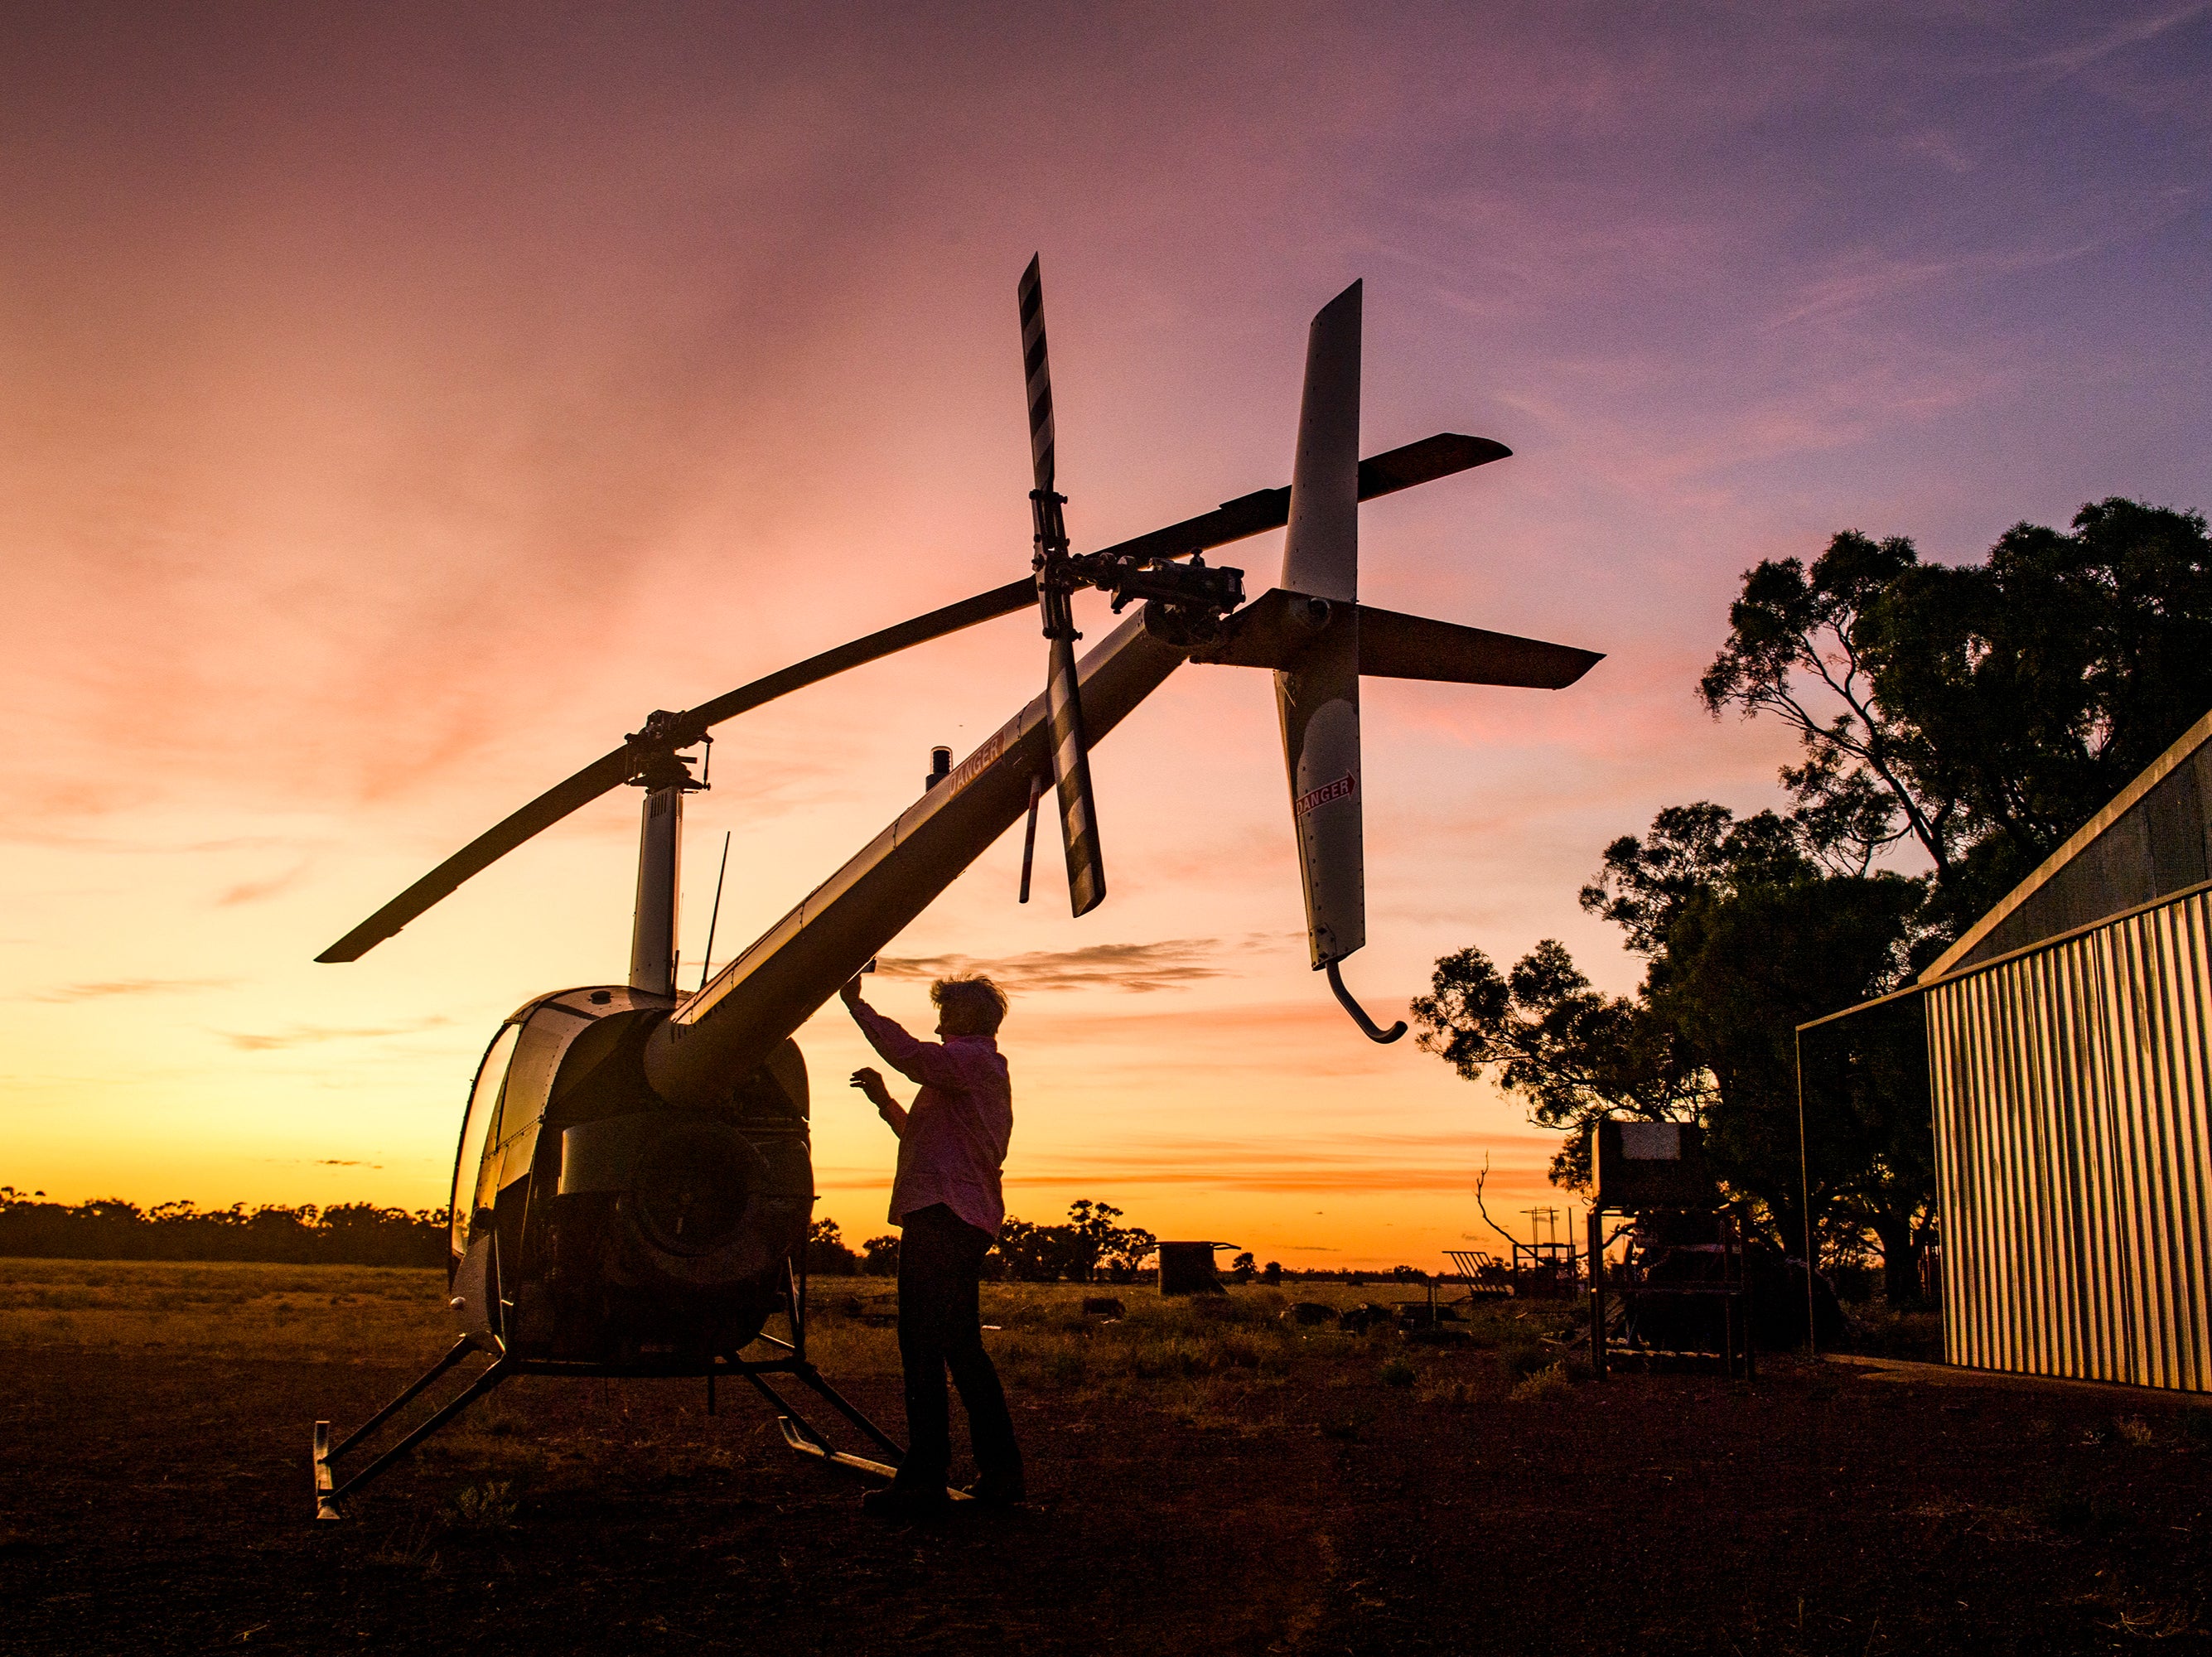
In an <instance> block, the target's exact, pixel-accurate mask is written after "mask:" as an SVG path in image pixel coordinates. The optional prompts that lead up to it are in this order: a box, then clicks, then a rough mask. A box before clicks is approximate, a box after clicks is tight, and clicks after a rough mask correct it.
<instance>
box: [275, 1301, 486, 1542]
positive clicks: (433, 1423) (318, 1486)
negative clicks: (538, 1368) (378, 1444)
mask: <svg viewBox="0 0 2212 1657" xmlns="http://www.w3.org/2000/svg"><path fill="white" fill-rule="evenodd" d="M474 1344H475V1342H474V1341H472V1340H471V1339H469V1338H466V1337H464V1338H462V1339H460V1340H459V1341H457V1342H456V1343H455V1344H454V1345H453V1350H450V1351H448V1352H447V1354H446V1356H445V1357H441V1358H440V1359H439V1360H438V1361H437V1363H435V1364H433V1365H432V1366H431V1367H430V1369H428V1371H427V1372H426V1373H425V1374H423V1375H422V1376H420V1377H419V1378H418V1379H416V1381H413V1382H412V1383H410V1385H409V1387H407V1389H406V1390H405V1391H404V1392H403V1393H400V1394H399V1396H398V1398H395V1399H392V1402H391V1403H389V1404H387V1405H385V1406H384V1407H383V1408H382V1409H381V1410H379V1411H377V1412H376V1413H375V1414H374V1415H373V1416H371V1417H369V1418H368V1420H367V1421H365V1422H363V1423H362V1424H361V1425H360V1426H359V1427H356V1429H354V1430H353V1431H352V1432H350V1433H349V1434H348V1435H346V1436H345V1438H344V1439H343V1440H342V1441H341V1442H339V1444H338V1447H337V1448H336V1449H335V1450H334V1449H332V1448H331V1447H330V1446H331V1423H329V1422H327V1421H319V1422H317V1423H315V1517H316V1518H318V1519H343V1518H344V1517H345V1512H344V1509H343V1508H341V1507H340V1506H339V1505H338V1504H339V1503H340V1502H343V1501H344V1500H345V1498H346V1497H347V1496H350V1495H352V1494H353V1493H354V1492H355V1491H356V1490H359V1489H360V1488H361V1487H362V1485H364V1484H368V1481H369V1480H370V1479H372V1478H375V1477H376V1476H377V1475H378V1474H379V1473H380V1472H383V1471H384V1470H385V1469H386V1467H389V1466H391V1465H392V1463H393V1462H395V1461H397V1460H399V1458H400V1457H402V1456H404V1455H405V1454H407V1453H408V1452H409V1451H410V1450H411V1449H413V1448H415V1447H416V1445H417V1444H420V1443H421V1442H422V1441H423V1440H424V1439H426V1438H428V1437H429V1436H430V1435H431V1434H433V1433H435V1432H436V1431H437V1430H438V1429H439V1428H441V1427H442V1426H444V1425H445V1424H446V1423H447V1422H449V1421H451V1420H452V1419H453V1417H455V1416H457V1415H459V1414H460V1412H461V1411H464V1410H465V1409H467V1408H468V1407H469V1405H471V1404H473V1403H475V1402H476V1401H477V1399H480V1398H482V1397H483V1395H484V1394H485V1393H489V1391H491V1389H492V1388H493V1387H496V1386H498V1385H499V1384H500V1382H501V1381H505V1380H507V1378H508V1377H509V1376H510V1375H513V1373H514V1366H513V1363H512V1362H511V1361H510V1360H509V1359H508V1357H507V1355H506V1354H505V1353H504V1352H502V1353H501V1354H500V1355H499V1356H497V1357H495V1358H494V1359H493V1360H492V1362H491V1364H490V1366H489V1368H487V1369H485V1370H484V1371H483V1374H481V1375H478V1376H477V1378H476V1379H475V1380H474V1381H471V1382H470V1383H469V1384H468V1386H467V1387H466V1388H465V1390H464V1391H463V1392H462V1393H460V1395H459V1397H457V1398H454V1399H452V1400H451V1401H450V1402H448V1403H447V1404H444V1405H441V1406H439V1408H438V1409H436V1410H435V1411H432V1412H431V1414H430V1417H429V1418H428V1420H426V1421H424V1422H423V1423H422V1424H421V1425H419V1426H417V1427H416V1429H414V1430H413V1431H412V1432H410V1433H409V1434H408V1435H407V1436H406V1437H404V1438H403V1439H401V1440H400V1441H399V1442H398V1443H397V1444H395V1445H393V1446H392V1448H390V1449H388V1450H386V1452H385V1453H384V1454H382V1455H380V1456H379V1457H377V1458H376V1460H374V1461H372V1462H370V1463H369V1464H368V1466H366V1467H363V1468H362V1470H361V1471H360V1472H357V1473H356V1474H355V1475H354V1476H353V1477H352V1478H349V1479H348V1480H346V1482H345V1483H344V1484H339V1485H337V1488H335V1489H333V1488H332V1484H333V1478H332V1474H331V1462H332V1461H333V1460H336V1459H337V1458H338V1457H339V1456H342V1455H343V1454H345V1453H346V1452H347V1451H348V1450H349V1449H351V1448H353V1447H354V1446H355V1445H356V1444H358V1443H359V1442H361V1441H362V1439H364V1438H366V1437H368V1435H369V1434H370V1433H371V1432H373V1431H374V1430H375V1429H377V1428H378V1427H380V1426H381V1425H382V1424H383V1423H385V1422H386V1421H387V1420H389V1419H390V1418H391V1417H392V1413H393V1412H394V1411H397V1410H398V1409H399V1408H400V1407H401V1406H402V1405H405V1404H407V1403H408V1402H410V1400H411V1399H414V1398H415V1397H416V1394H418V1393H421V1392H422V1389H423V1388H424V1387H428V1385H429V1384H430V1383H431V1382H432V1381H435V1380H437V1378H438V1377H439V1376H440V1375H444V1374H445V1373H446V1371H447V1370H448V1369H452V1368H453V1366H454V1365H455V1364H456V1363H459V1362H460V1361H461V1359H462V1358H463V1357H466V1356H467V1354H468V1352H469V1350H470V1348H471V1347H472V1346H473V1345H474Z"/></svg>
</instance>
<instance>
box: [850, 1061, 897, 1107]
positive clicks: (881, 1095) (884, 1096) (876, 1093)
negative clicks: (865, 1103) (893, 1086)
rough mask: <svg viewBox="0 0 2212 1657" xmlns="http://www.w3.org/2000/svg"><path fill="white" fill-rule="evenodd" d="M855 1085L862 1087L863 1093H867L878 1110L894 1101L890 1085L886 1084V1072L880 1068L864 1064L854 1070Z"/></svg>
mask: <svg viewBox="0 0 2212 1657" xmlns="http://www.w3.org/2000/svg"><path fill="white" fill-rule="evenodd" d="M853 1085H854V1087H856V1088H858V1089H860V1091H861V1092H862V1093H865V1094H866V1095H867V1096H868V1098H869V1100H870V1102H872V1103H873V1104H874V1106H875V1108H877V1109H878V1110H884V1109H886V1108H889V1107H890V1104H891V1102H892V1100H891V1090H890V1088H889V1087H887V1086H885V1085H884V1073H883V1072H882V1071H879V1070H872V1069H869V1068H867V1067H866V1066H863V1067H862V1068H861V1069H859V1070H856V1071H854V1072H853Z"/></svg>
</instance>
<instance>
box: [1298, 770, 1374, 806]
mask: <svg viewBox="0 0 2212 1657" xmlns="http://www.w3.org/2000/svg"><path fill="white" fill-rule="evenodd" d="M1357 786H1358V783H1356V782H1355V781H1354V780H1352V776H1351V774H1349V773H1346V774H1345V775H1343V776H1341V777H1339V778H1338V779H1337V780H1335V781H1334V782H1325V783H1323V784H1322V786H1320V787H1318V788H1315V789H1311V790H1309V791H1308V792H1305V793H1303V794H1301V795H1299V796H1298V798H1297V804H1296V805H1295V806H1294V807H1293V808H1292V809H1293V810H1295V811H1296V813H1297V815H1298V816H1305V814H1306V813H1307V812H1309V811H1310V810H1313V809H1314V807H1315V806H1316V805H1326V804H1328V803H1329V802H1330V801H1331V800H1333V799H1350V798H1352V790H1353V789H1354V788H1356V787H1357Z"/></svg>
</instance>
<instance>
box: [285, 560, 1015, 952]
mask: <svg viewBox="0 0 2212 1657" xmlns="http://www.w3.org/2000/svg"><path fill="white" fill-rule="evenodd" d="M1035 603H1036V582H1035V581H1034V580H1031V579H1030V578H1029V577H1027V576H1024V577H1023V578H1022V579H1021V580H1018V581H1009V582H1007V583H1006V586H1002V587H994V588H993V589H992V590H991V591H990V592H983V593H978V594H977V595H976V596H975V598H966V599H963V600H962V601H961V602H960V603H958V604H947V605H945V607H944V608H943V609H941V610H931V611H930V612H929V613H928V614H927V615H926V616H915V618H914V619H913V620H912V621H908V622H900V623H898V625H896V627H887V628H884V629H883V630H882V631H880V632H877V633H871V634H868V635H867V636H866V638H862V639H855V640H853V641H852V642H851V643H850V644H843V645H840V646H837V647H836V649H835V650H825V651H823V652H822V653H821V654H820V655H818V656H810V657H808V658H807V659H806V660H805V661H803V662H799V663H798V664H796V665H793V666H791V667H787V668H784V669H782V670H781V671H778V672H775V673H771V674H769V676H768V677H766V678H764V679H756V680H754V681H753V682H752V683H750V684H748V685H741V686H739V687H738V689H735V690H732V691H729V692H727V693H726V694H725V695H720V696H717V697H715V698H714V700H713V701H708V702H702V703H700V704H699V706H698V707H695V708H691V709H690V710H688V711H687V712H685V713H679V714H678V715H677V717H676V721H675V724H674V726H673V728H672V729H673V734H672V737H671V740H670V744H669V745H670V747H671V748H688V747H690V745H691V744H694V743H696V742H697V741H698V740H699V738H700V737H702V736H703V735H705V734H706V732H707V730H708V727H710V726H712V725H720V723H721V722H722V721H723V720H725V719H732V718H734V717H735V716H736V715H738V714H739V713H744V712H746V711H747V710H749V709H751V708H755V707H760V706H761V705H762V704H763V702H771V701H775V699H776V698H777V697H779V696H787V695H790V694H791V693H792V692H793V691H794V690H799V689H805V687H806V686H808V685H811V684H815V683H819V682H820V681H822V680H823V679H827V678H829V677H833V676H835V675H836V674H839V673H842V672H844V671H846V670H847V669H848V668H854V667H859V666H860V665H862V664H864V663H866V662H872V661H875V660H876V659H878V658H880V657H884V656H890V655H894V654H896V652H899V651H902V650H906V649H909V648H911V647H912V646H915V645H918V644H924V643H927V641H928V640H932V639H937V638H942V637H943V636H944V635H945V634H948V633H957V632H959V631H960V630H961V629H962V628H970V627H974V626H975V625H976V623H978V622H987V621H989V620H991V619H992V618H993V617H994V616H1007V615H1011V614H1012V613H1013V612H1014V611H1015V610H1026V609H1027V608H1028V607H1029V606H1030V605H1031V604H1035ZM643 758H644V756H643V754H642V752H641V750H639V749H638V748H637V747H636V746H635V745H634V744H623V746H622V747H620V748H617V749H616V750H614V752H613V753H611V754H606V755H602V756H600V757H599V758H598V759H596V760H594V761H592V762H591V763H590V764H589V765H587V766H586V767H585V768H583V769H582V770H580V771H579V772H578V773H576V774H575V775H574V776H573V777H570V778H569V779H568V780H567V781H566V782H563V783H561V784H560V785H558V786H556V787H553V788H550V789H548V790H546V792H544V793H543V794H540V795H539V796H538V798H536V799H534V800H532V801H531V802H530V804H527V805H526V806H524V807H523V808H522V809H521V810H520V811H517V812H515V813H514V814H513V816H509V817H507V819H505V820H504V821H503V822H501V823H500V824H499V825H498V826H497V827H495V828H494V829H491V830H490V831H489V832H488V833H486V834H483V835H478V836H477V838H476V839H475V840H472V841H470V842H469V843H468V844H467V845H466V846H464V847H462V848H461V849H460V850H459V851H458V852H456V853H453V856H451V857H449V858H447V859H446V860H445V861H444V862H443V863H441V864H440V865H438V866H437V867H436V868H435V869H433V870H432V871H430V872H429V873H428V874H427V875H425V876H423V877H422V879H420V880H418V881H416V883H414V884H413V885H412V886H410V887H409V888H408V889H406V890H405V891H404V892H402V893H400V895H398V897H395V898H393V899H392V901H391V902H389V903H387V904H386V905H385V906H384V907H382V908H380V909H379V910H378V911H377V912H376V913H374V914H373V915H371V916H369V918H368V920H364V921H362V923H361V925H360V926H356V927H355V928H354V929H353V930H352V931H351V932H348V933H347V934H346V935H345V936H344V937H343V938H340V939H339V940H338V941H337V943H335V944H331V947H330V948H329V949H327V950H324V951H323V952H322V953H321V954H320V955H319V956H316V957H315V959H316V960H318V961H325V962H335V961H357V960H359V959H360V958H361V957H362V956H364V955H366V954H367V953H368V951H369V950H372V949H374V948H375V947H376V945H378V944H381V943H382V942H383V941H384V940H385V939H386V938H390V937H391V936H392V934H393V933H394V932H398V930H399V929H400V928H401V927H403V926H405V925H406V924H407V923H408V922H409V921H410V920H414V919H415V917H416V916H417V915H419V914H421V913H422V912H423V911H424V910H426V909H428V908H429V907H431V905H433V904H435V903H436V902H438V901H440V900H441V899H443V898H445V897H447V896H448V895H451V894H452V893H453V891H454V890H455V889H457V888H459V885H460V884H461V883H462V882H463V881H465V880H467V879H468V878H469V877H471V876H472V875H476V874H479V873H481V872H483V871H484V870H486V869H488V868H489V867H490V866H491V865H493V864H495V863H496V862H498V861H499V860H500V859H501V858H503V857H505V856H506V855H507V853H509V852H512V851H513V850H514V848H515V847H518V846H520V845H521V844H522V843H523V842H524V841H527V840H529V839H531V838H532V836H534V835H539V834H542V833H544V831H545V830H546V829H550V828H551V827H552V826H553V825H554V824H555V823H556V822H560V821H561V819H562V818H563V817H565V816H568V814H569V813H570V812H572V811H576V810H581V809H582V808H583V807H585V806H586V805H589V804H591V803H592V801H593V800H595V799H597V798H599V796H600V795H602V794H605V793H610V792H612V791H614V790H615V789H617V788H619V787H621V786H623V784H624V783H626V782H628V781H629V780H630V779H631V778H633V777H635V776H636V775H637V774H638V772H639V770H640V768H641V764H642V761H643Z"/></svg>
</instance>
